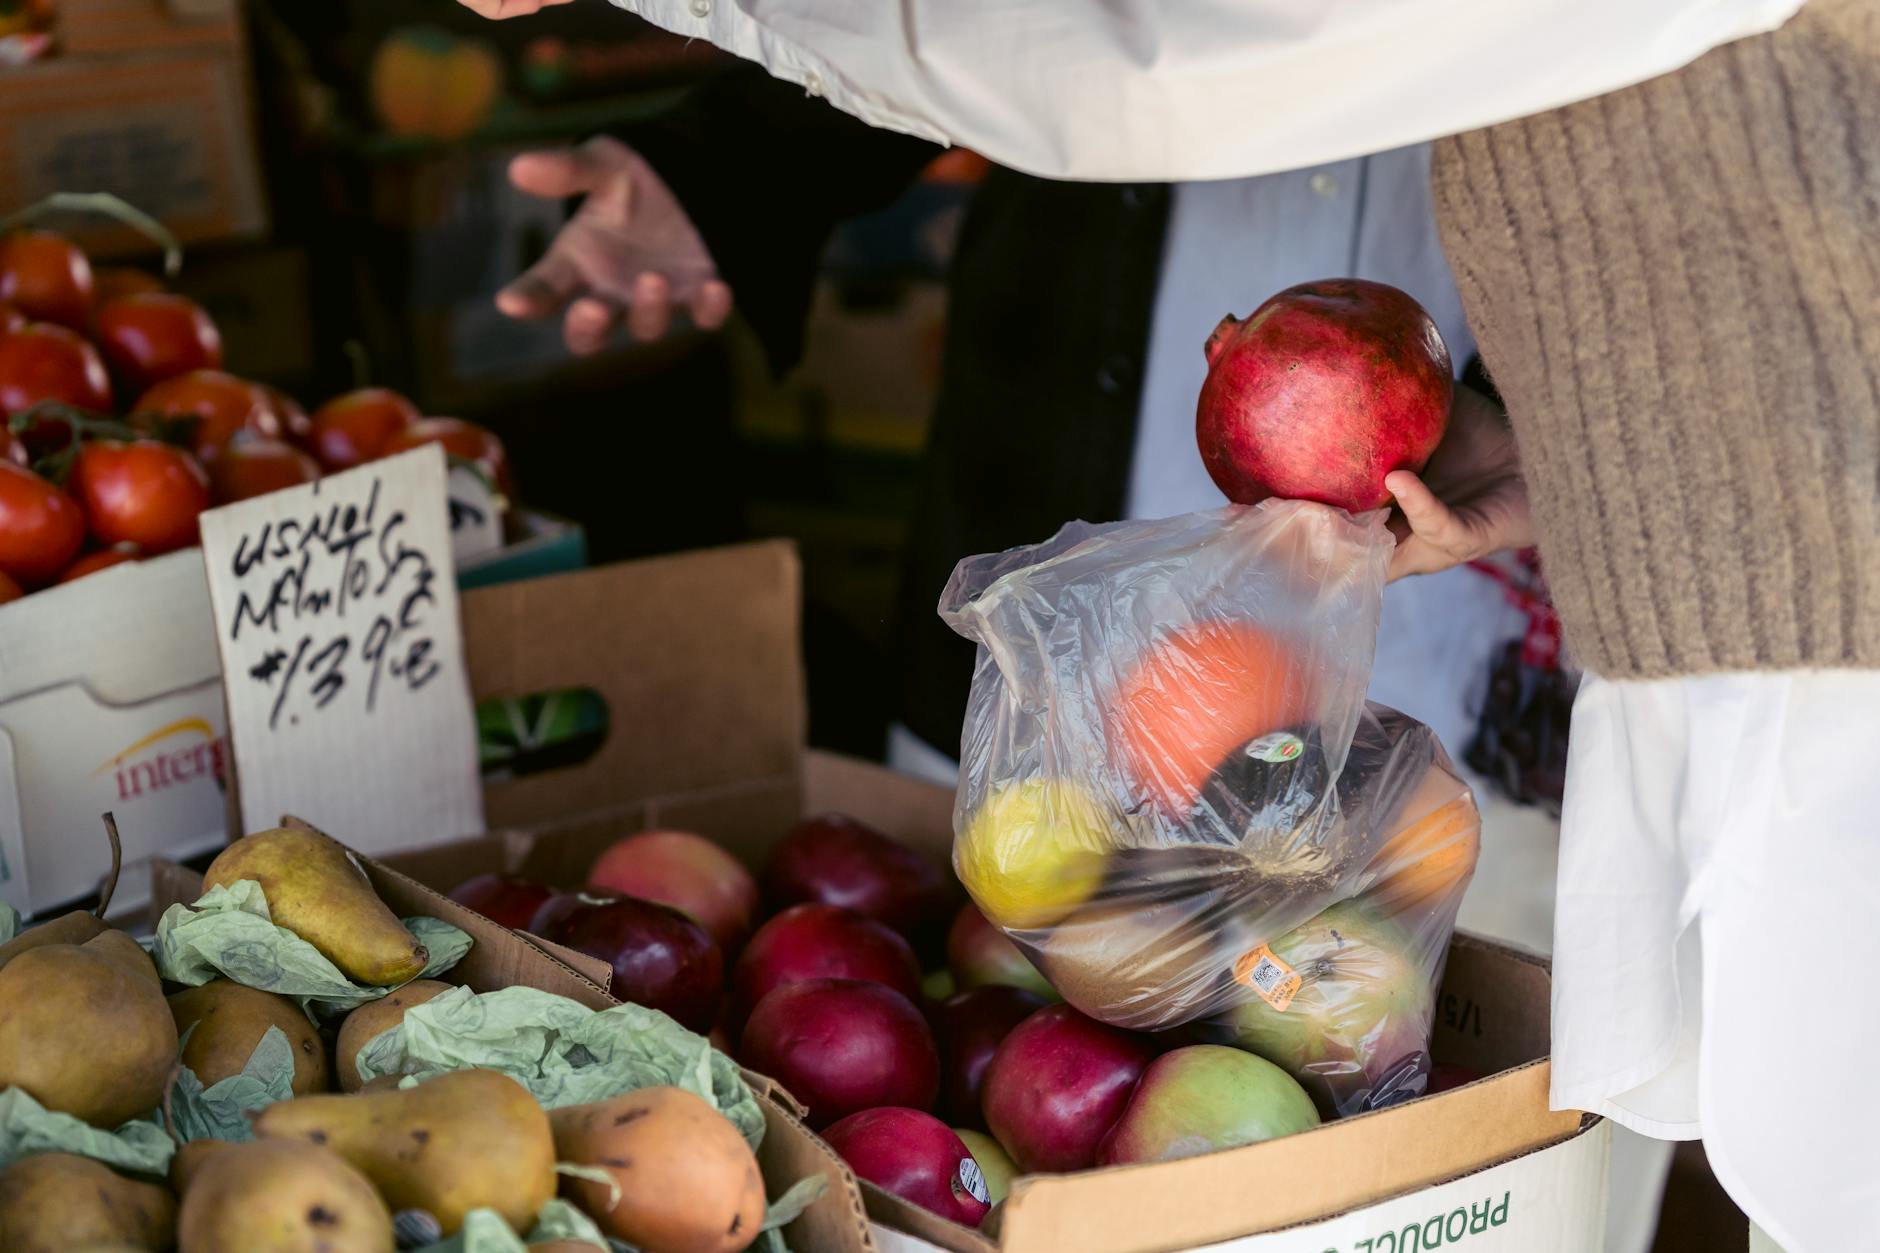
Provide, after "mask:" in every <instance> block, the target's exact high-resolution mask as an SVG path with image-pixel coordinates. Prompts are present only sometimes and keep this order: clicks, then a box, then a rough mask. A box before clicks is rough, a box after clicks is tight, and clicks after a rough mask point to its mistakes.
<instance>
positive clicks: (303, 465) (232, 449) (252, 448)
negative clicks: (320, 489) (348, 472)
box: [209, 435, 320, 505]
mask: <svg viewBox="0 0 1880 1253" xmlns="http://www.w3.org/2000/svg"><path fill="white" fill-rule="evenodd" d="M319 477H320V464H319V462H317V461H315V460H314V459H313V458H312V457H309V456H308V455H307V454H306V453H304V452H302V451H300V449H298V448H296V447H294V446H293V445H292V444H290V443H288V442H287V441H285V440H279V439H268V438H266V437H263V436H255V437H250V436H247V435H237V436H236V437H235V438H234V439H232V440H230V441H229V445H228V447H227V448H224V449H223V450H222V453H221V455H220V456H218V457H217V458H216V459H215V460H214V461H213V462H211V463H210V465H209V490H210V495H211V496H212V497H213V499H214V500H215V503H216V504H218V505H226V504H228V503H229V502H230V501H236V500H247V499H249V498H250V497H253V496H265V495H267V494H268V493H269V492H278V491H280V490H281V489H282V488H283V487H296V486H298V485H300V484H302V483H311V482H313V481H314V480H315V479H317V478H319Z"/></svg>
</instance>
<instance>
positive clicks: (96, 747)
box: [0, 513, 586, 916]
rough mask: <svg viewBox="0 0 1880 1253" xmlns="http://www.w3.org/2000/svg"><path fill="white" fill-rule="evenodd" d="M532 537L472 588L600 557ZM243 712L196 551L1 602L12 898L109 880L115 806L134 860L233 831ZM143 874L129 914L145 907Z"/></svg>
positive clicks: (6, 845) (483, 568) (543, 530)
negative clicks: (230, 778) (232, 766)
mask: <svg viewBox="0 0 1880 1253" xmlns="http://www.w3.org/2000/svg"><path fill="white" fill-rule="evenodd" d="M521 522H522V530H523V537H522V539H521V540H520V541H519V542H518V543H516V544H512V545H509V546H507V547H505V548H502V549H498V550H497V551H495V552H492V553H489V554H486V555H485V556H483V557H480V558H477V559H475V560H472V561H466V562H464V563H463V564H462V565H461V566H460V567H459V568H458V580H459V583H460V585H462V586H471V585H484V584H488V583H491V582H495V581H499V580H503V579H521V578H531V577H534V576H535V575H537V574H540V573H544V572H549V571H560V570H566V569H569V568H571V567H573V566H578V565H580V564H581V563H582V562H583V561H584V560H585V559H586V550H585V547H584V544H583V542H582V532H581V528H580V527H579V526H578V525H576V524H574V523H569V522H565V521H561V520H559V519H553V518H548V517H546V516H543V515H535V514H526V513H525V514H524V515H523V517H522V519H521ZM227 733H228V719H227V715H226V713H225V711H224V708H223V700H222V663H221V658H220V656H219V654H218V653H217V651H216V642H215V630H214V624H213V622H212V620H211V617H210V610H209V586H208V580H207V577H206V575H205V573H204V570H203V564H202V554H201V552H200V551H198V550H196V549H189V550H187V551H184V552H177V553H169V554H166V555H165V556H162V557H156V558H153V559H151V560H149V561H142V562H126V563H124V564H122V565H118V566H113V567H111V568H110V569H108V570H104V571H101V572H99V573H97V574H94V575H91V576H90V577H88V578H85V579H82V580H80V581H78V582H76V583H71V584H67V585H64V586H59V587H53V588H48V589H46V590H44V591H40V592H35V593H34V594H33V595H31V596H27V597H24V598H22V599H20V600H17V601H14V602H12V603H10V604H7V605H5V606H0V900H4V901H6V902H8V903H9V904H11V905H12V906H13V907H14V908H16V909H18V910H19V911H20V912H21V913H23V914H26V915H28V916H36V915H40V914H44V913H46V912H47V911H49V910H56V909H61V908H64V907H66V906H68V905H70V904H71V903H72V902H74V901H77V900H79V899H81V898H83V897H86V896H88V895H90V894H91V893H93V892H95V891H96V890H97V887H98V863H97V858H96V856H95V852H96V850H95V847H94V845H93V844H92V842H91V840H92V837H93V836H94V834H95V833H96V831H97V829H98V815H99V814H101V813H104V812H105V811H107V810H111V811H114V812H115V813H116V814H117V816H118V820H119V823H120V825H121V827H122V829H123V833H124V863H125V865H126V866H127V867H135V866H138V865H140V864H141V863H142V862H143V861H144V860H146V859H148V858H150V857H152V856H154V855H156V854H158V853H162V854H164V855H165V856H168V857H172V858H176V859H182V858H187V857H191V856H194V855H195V854H197V853H202V852H206V851H208V850H209V849H212V848H216V847H218V846H220V845H221V844H222V843H224V842H225V841H226V840H227V838H228V811H227V798H226V795H225V784H224V779H225V767H226V761H225V755H226V752H227V747H226V737H227ZM142 884H143V876H142V875H141V874H134V875H131V876H129V877H128V878H127V879H126V881H125V884H124V887H123V889H122V890H120V892H119V894H118V901H117V908H118V909H119V910H120V911H124V910H129V911H136V910H140V909H141V908H142V905H143V900H142V897H143V890H142Z"/></svg>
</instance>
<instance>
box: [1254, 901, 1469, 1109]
mask: <svg viewBox="0 0 1880 1253" xmlns="http://www.w3.org/2000/svg"><path fill="white" fill-rule="evenodd" d="M1426 949H1427V946H1425V945H1420V944H1418V943H1417V942H1416V939H1415V938H1414V937H1413V935H1412V934H1411V932H1410V931H1408V930H1406V929H1405V928H1404V927H1402V926H1400V925H1398V924H1397V923H1396V922H1395V921H1393V920H1391V919H1390V918H1387V917H1385V916H1384V915H1383V914H1381V913H1380V912H1378V911H1377V910H1375V909H1373V908H1372V907H1370V906H1368V905H1366V904H1364V903H1362V902H1360V901H1355V900H1350V901H1340V902H1339V903H1337V904H1336V905H1333V906H1331V907H1330V908H1329V909H1326V910H1325V911H1324V912H1323V913H1320V914H1319V915H1318V916H1317V917H1314V918H1313V919H1311V920H1310V921H1308V922H1306V923H1305V924H1303V925H1302V926H1299V927H1296V928H1294V929H1293V930H1291V931H1289V932H1287V933H1286V934H1285V935H1282V936H1280V937H1279V938H1277V939H1275V940H1273V941H1272V942H1271V943H1270V944H1267V945H1264V946H1261V947H1258V948H1255V949H1253V950H1251V951H1250V952H1248V953H1247V954H1246V955H1245V956H1243V958H1242V959H1241V962H1240V963H1239V964H1238V965H1237V966H1236V977H1237V978H1239V979H1240V980H1241V981H1242V982H1243V983H1246V984H1247V985H1248V986H1247V988H1246V989H1245V990H1246V991H1247V992H1248V994H1249V995H1248V998H1247V1000H1246V1001H1245V1002H1244V1003H1242V1004H1241V1005H1239V1006H1238V1007H1236V1008H1235V1009H1233V1010H1232V1011H1230V1012H1229V1014H1228V1015H1227V1018H1226V1022H1227V1024H1228V1026H1229V1028H1230V1029H1231V1031H1232V1036H1233V1042H1234V1043H1235V1044H1236V1045H1238V1046H1239V1047H1241V1048H1244V1049H1247V1050H1249V1051H1250V1052H1254V1053H1258V1054H1259V1055H1260V1056H1262V1057H1264V1058H1266V1059H1267V1060H1269V1061H1271V1062H1274V1063H1276V1064H1277V1065H1279V1066H1280V1067H1281V1068H1282V1069H1284V1070H1285V1071H1286V1072H1287V1073H1288V1074H1290V1075H1292V1077H1293V1078H1295V1079H1297V1080H1298V1081H1299V1082H1300V1084H1302V1085H1303V1086H1304V1087H1305V1089H1306V1091H1308V1092H1310V1093H1311V1094H1312V1097H1313V1099H1314V1100H1315V1101H1316V1102H1317V1103H1318V1105H1319V1107H1320V1109H1321V1111H1322V1112H1325V1113H1326V1114H1328V1115H1330V1114H1334V1113H1353V1112H1357V1111H1358V1110H1363V1109H1378V1108H1381V1107H1383V1106H1385V1105H1388V1104H1391V1103H1393V1102H1395V1101H1398V1100H1406V1099H1408V1098H1410V1097H1413V1096H1420V1095H1422V1093H1423V1088H1424V1084H1425V1082H1426V1080H1427V1077H1428V1073H1429V1064H1430V1063H1429V1053H1428V1048H1429V1045H1428V1040H1429V1029H1430V1022H1431V1015H1432V1011H1433V1001H1434V998H1433V995H1432V986H1431V985H1432V983H1433V982H1434V971H1432V970H1430V969H1427V968H1426V966H1425V964H1424V962H1423V961H1422V960H1421V956H1422V954H1423V953H1424V952H1425V951H1426ZM1440 954H1441V950H1440V949H1438V950H1437V952H1436V954H1435V956H1437V957H1438V958H1440Z"/></svg>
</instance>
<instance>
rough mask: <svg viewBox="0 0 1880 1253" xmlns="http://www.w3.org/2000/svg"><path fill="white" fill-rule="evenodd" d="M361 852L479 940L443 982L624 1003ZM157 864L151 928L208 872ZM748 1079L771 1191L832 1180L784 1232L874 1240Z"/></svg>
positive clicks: (792, 1128) (838, 1186)
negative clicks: (760, 1117)
mask: <svg viewBox="0 0 1880 1253" xmlns="http://www.w3.org/2000/svg"><path fill="white" fill-rule="evenodd" d="M353 856H354V859H355V860H356V861H357V862H358V863H359V865H360V867H361V868H362V869H363V870H364V871H365V873H366V877H367V878H368V879H370V880H371V882H372V887H373V890H374V891H376V892H377V893H378V895H379V898H380V899H381V900H383V901H384V902H385V903H386V904H387V905H389V906H391V907H392V910H393V912H395V913H396V914H398V915H399V916H400V917H411V916H414V915H428V916H429V917H433V918H441V919H443V920H444V921H445V922H448V923H450V924H451V925H452V926H455V927H459V928H461V929H462V930H464V931H466V932H468V933H469V934H470V937H471V939H473V940H474V941H476V943H475V945H474V946H473V947H472V948H471V950H470V952H469V954H468V955H467V956H466V957H465V958H464V959H463V961H462V962H460V963H459V964H458V965H456V966H455V967H453V968H452V969H451V970H450V971H449V972H448V973H446V974H444V975H443V976H441V977H442V978H443V979H444V980H445V981H447V982H450V983H460V984H466V985H468V986H469V987H471V988H472V989H474V990H476V991H478V992H493V991H495V990H497V989H499V988H506V987H512V986H516V985H522V986H526V987H532V988H538V989H540V990H542V991H544V992H553V993H555V994H556V995H558V996H565V997H567V998H569V999H570V1000H573V1001H577V1002H579V1003H580V1004H582V1005H585V1006H587V1007H588V1008H589V1009H597V1010H598V1009H606V1008H608V1007H609V1006H613V1005H618V1004H619V1003H620V1002H619V1001H617V1000H615V999H614V998H613V997H612V996H610V995H609V994H608V992H607V987H606V983H607V978H608V975H609V973H610V971H609V970H608V968H607V966H606V964H605V963H602V962H596V961H594V960H592V959H591V958H587V957H583V956H581V955H580V954H578V953H570V952H568V951H567V950H565V949H560V948H557V947H556V946H554V945H548V944H544V943H542V942H540V941H536V940H533V939H530V938H527V937H524V936H522V935H519V934H518V933H516V932H513V931H510V930H509V929H507V928H505V927H500V926H498V925H496V924H495V923H493V922H491V921H490V920H489V919H487V918H485V917H483V916H482V915H481V914H478V913H476V912H474V911H472V910H469V909H465V908H464V907H463V906H461V905H459V904H457V903H456V902H455V901H452V900H449V899H447V898H446V897H443V896H440V895H439V894H438V893H436V892H434V891H432V890H431V889H430V888H427V887H425V886H424V885H422V884H420V883H418V882H416V881H414V880H413V879H411V878H409V877H407V876H406V875H403V874H400V873H399V872H398V871H396V870H394V869H391V868H390V867H389V866H386V865H384V864H383V863H381V862H377V861H374V860H372V859H371V858H369V857H365V856H361V855H360V854H357V853H354V854H353ZM150 871H151V872H150V920H151V923H152V925H154V924H155V921H156V918H157V917H158V916H159V915H160V914H161V913H162V911H163V910H165V909H167V908H168V907H169V906H171V905H172V904H190V903H192V902H194V901H195V900H196V899H197V898H198V897H200V896H201V895H202V876H201V875H200V874H199V873H197V872H196V871H193V870H190V869H187V868H185V867H183V866H178V865H176V864H175V863H173V862H169V861H166V860H163V859H157V860H156V861H154V862H152V863H151V868H150ZM749 1077H750V1079H751V1080H752V1087H753V1088H755V1089H756V1093H757V1100H758V1104H759V1105H761V1106H762V1107H763V1110H764V1124H765V1133H764V1142H763V1144H762V1145H761V1146H760V1147H759V1150H758V1163H759V1165H760V1166H762V1168H763V1171H764V1183H765V1192H766V1194H767V1195H768V1196H769V1197H770V1198H771V1199H773V1200H774V1199H776V1198H777V1197H778V1196H780V1195H781V1194H782V1193H783V1192H784V1190H785V1189H787V1188H789V1187H790V1186H791V1185H792V1184H794V1183H796V1182H797V1181H798V1180H800V1179H804V1178H806V1177H808V1176H809V1175H812V1174H821V1175H823V1176H824V1177H825V1178H826V1179H827V1180H828V1187H827V1189H826V1191H824V1193H823V1195H822V1196H821V1198H819V1199H818V1200H817V1201H816V1202H815V1203H814V1204H812V1205H811V1206H810V1207H809V1209H808V1210H806V1211H805V1212H804V1213H803V1214H802V1216H801V1217H799V1218H798V1219H797V1220H796V1221H795V1222H793V1223H791V1224H790V1225H789V1226H788V1227H786V1228H785V1229H784V1238H785V1239H786V1240H787V1241H788V1242H789V1243H790V1246H791V1247H792V1248H794V1249H797V1250H799V1251H801V1253H809V1251H812V1250H821V1249H859V1248H866V1247H868V1240H869V1235H868V1226H867V1220H866V1218H865V1217H864V1215H863V1207H862V1200H861V1194H860V1192H859V1190H858V1189H857V1186H856V1181H855V1177H854V1176H853V1175H852V1174H850V1173H849V1171H848V1169H847V1167H845V1166H844V1165H843V1164H842V1161H841V1159H840V1158H838V1157H836V1155H835V1154H834V1153H833V1152H832V1151H831V1150H830V1149H829V1148H828V1146H827V1145H825V1144H823V1143H822V1142H821V1141H820V1140H818V1139H817V1138H816V1137H815V1136H813V1135H812V1134H810V1131H809V1129H808V1128H807V1127H805V1126H804V1125H803V1123H802V1121H801V1120H800V1119H799V1118H798V1117H797V1116H796V1113H795V1112H794V1110H793V1108H792V1107H791V1106H790V1104H789V1098H788V1096H787V1095H786V1094H784V1093H782V1092H780V1091H778V1090H777V1089H776V1088H775V1086H774V1085H772V1084H770V1083H769V1082H768V1081H767V1080H764V1079H763V1078H762V1077H761V1076H755V1075H752V1076H749Z"/></svg>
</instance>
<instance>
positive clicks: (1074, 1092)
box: [980, 1005, 1155, 1174]
mask: <svg viewBox="0 0 1880 1253" xmlns="http://www.w3.org/2000/svg"><path fill="white" fill-rule="evenodd" d="M1154 1056H1155V1049H1154V1047H1153V1046H1152V1045H1151V1044H1150V1043H1149V1041H1148V1040H1147V1039H1145V1038H1143V1037H1142V1036H1140V1035H1137V1034H1136V1033H1135V1032H1132V1031H1121V1030H1118V1029H1117V1028H1115V1027H1106V1026H1105V1025H1103V1024H1102V1023H1100V1022H1098V1021H1097V1020H1096V1019H1094V1018H1089V1017H1086V1016H1085V1015H1083V1014H1080V1013H1078V1012H1077V1011H1076V1010H1074V1009H1072V1008H1071V1007H1070V1006H1068V1005H1047V1006H1045V1007H1044V1008H1043V1009H1041V1010H1039V1011H1037V1012H1036V1013H1034V1014H1033V1015H1032V1016H1031V1017H1029V1018H1027V1019H1026V1020H1025V1021H1024V1022H1021V1023H1019V1024H1018V1026H1016V1027H1014V1028H1012V1030H1011V1033H1010V1034H1008V1035H1007V1036H1006V1037H1005V1042H1004V1043H1002V1044H1000V1045H999V1051H998V1052H996V1053H994V1054H993V1056H992V1065H991V1066H990V1067H988V1068H987V1070H986V1078H985V1086H984V1088H983V1089H982V1090H981V1093H980V1104H981V1106H982V1107H983V1109H984V1111H985V1115H986V1125H987V1126H988V1127H989V1128H990V1129H991V1131H992V1134H993V1136H994V1137H996V1138H997V1139H998V1141H999V1143H1000V1144H1002V1145H1004V1146H1005V1151H1006V1152H1008V1153H1010V1154H1011V1155H1012V1160H1013V1161H1014V1162H1016V1163H1018V1168H1019V1169H1020V1170H1021V1171H1024V1172H1025V1173H1026V1174H1032V1173H1034V1172H1037V1171H1062V1170H1083V1169H1085V1168H1086V1167H1089V1166H1091V1165H1094V1164H1095V1163H1096V1160H1097V1146H1098V1145H1099V1144H1101V1143H1102V1141H1103V1137H1104V1135H1105V1134H1106V1133H1107V1132H1108V1131H1109V1129H1110V1128H1111V1126H1113V1125H1114V1124H1115V1122H1116V1120H1117V1119H1118V1118H1121V1117H1122V1116H1123V1110H1124V1109H1125V1108H1126V1107H1127V1106H1128V1105H1129V1098H1130V1095H1131V1094H1132V1093H1133V1092H1134V1091H1135V1090H1136V1083H1137V1081H1138V1080H1140V1079H1141V1078H1142V1072H1143V1070H1144V1068H1145V1067H1147V1066H1148V1064H1149V1062H1150V1059H1152V1058H1153V1057H1154Z"/></svg>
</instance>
